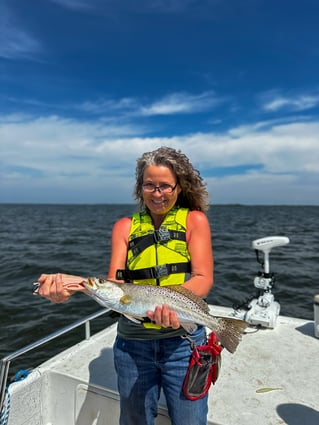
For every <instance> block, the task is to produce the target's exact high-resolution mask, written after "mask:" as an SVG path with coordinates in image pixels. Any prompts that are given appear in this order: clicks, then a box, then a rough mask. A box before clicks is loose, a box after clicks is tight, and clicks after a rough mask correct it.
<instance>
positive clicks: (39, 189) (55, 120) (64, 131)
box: [0, 115, 319, 204]
mask: <svg viewBox="0 0 319 425" xmlns="http://www.w3.org/2000/svg"><path fill="white" fill-rule="evenodd" d="M256 127H257V128H258V125H252V126H251V127H243V128H237V129H232V130H230V131H228V132H225V133H224V134H213V133H197V134H185V135H183V136H171V137H162V138H160V137H157V138H155V137H146V136H144V135H143V134H144V131H145V128H143V129H141V130H139V128H138V127H137V126H130V125H126V126H125V125H123V124H119V125H118V126H116V125H114V123H113V124H112V125H109V124H107V123H105V122H103V121H101V120H100V121H83V120H81V121H80V120H79V121H78V120H75V119H65V118H61V117H58V116H51V117H38V118H34V117H30V116H19V115H15V116H7V117H3V118H2V120H0V139H1V162H2V167H1V168H2V170H3V174H2V176H1V180H2V182H3V184H2V197H5V198H4V199H8V198H7V196H8V195H7V194H8V193H9V192H11V195H10V196H11V197H12V196H13V195H14V194H15V193H16V194H17V197H18V198H19V191H20V190H21V188H24V189H23V190H24V194H25V196H27V194H28V193H29V195H28V196H29V199H33V198H34V197H35V196H36V194H38V197H39V198H40V199H38V200H37V201H38V202H39V201H41V197H42V199H43V196H46V197H48V196H50V195H51V196H52V199H54V201H56V199H57V198H58V196H59V195H58V194H59V193H60V194H61V196H62V193H65V192H67V193H69V200H70V202H71V200H72V199H73V198H76V197H77V196H78V202H81V201H82V202H86V200H87V201H89V202H91V201H92V202H112V199H114V202H116V201H119V198H121V199H122V198H123V199H124V198H125V199H127V201H128V202H130V200H131V193H132V189H133V184H134V170H135V164H136V159H137V157H139V156H140V155H141V154H142V153H143V152H145V151H149V150H152V149H155V148H157V147H159V146H161V145H168V146H172V147H174V148H176V149H181V150H182V151H183V152H185V153H186V154H187V155H188V156H189V157H190V159H191V160H192V162H193V163H194V165H195V166H196V168H199V169H200V170H201V173H202V175H203V176H204V177H205V176H207V178H205V179H206V180H207V181H208V183H209V187H210V190H211V191H212V200H213V201H214V202H222V201H223V199H225V198H227V202H244V203H245V202H253V200H254V199H255V202H257V203H259V202H262V199H264V200H265V198H267V197H268V198H267V199H268V203H271V200H273V202H275V203H278V202H280V199H282V200H285V203H289V199H290V201H291V203H295V202H297V201H298V202H299V203H313V204H319V194H318V190H317V188H318V183H319V181H318V180H319V143H318V134H319V123H318V122H299V123H286V124H281V125H278V124H277V125H273V126H270V128H267V127H266V126H265V128H262V129H261V130H260V128H259V129H257V130H256ZM256 164H258V165H259V169H258V171H256V170H254V171H253V169H254V166H255V165H256ZM242 166H248V170H249V166H252V170H251V171H247V172H246V173H244V174H243V172H242V171H237V172H236V167H242ZM223 167H225V168H227V167H233V172H232V175H227V174H229V173H225V175H222V173H221V175H220V176H219V177H210V176H211V175H214V169H218V170H220V169H222V168H223ZM119 191H120V192H121V194H120V192H119ZM296 191H297V192H296ZM44 193H45V195H44ZM80 194H81V196H80ZM266 194H267V196H265V195H266ZM297 195H298V196H297ZM79 197H80V199H79ZM296 197H297V198H298V199H296ZM18 198H17V201H18V200H19V199H18ZM66 199H68V198H67V197H66ZM93 199H95V200H94V201H93ZM232 199H233V201H232ZM311 200H312V202H310V201H311ZM72 202H74V200H73V201H72ZM266 203H267V202H266Z"/></svg>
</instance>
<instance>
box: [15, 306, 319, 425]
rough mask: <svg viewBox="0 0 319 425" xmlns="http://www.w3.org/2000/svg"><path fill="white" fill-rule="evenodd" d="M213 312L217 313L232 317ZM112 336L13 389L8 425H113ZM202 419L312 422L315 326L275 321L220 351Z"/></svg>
mask: <svg viewBox="0 0 319 425" xmlns="http://www.w3.org/2000/svg"><path fill="white" fill-rule="evenodd" d="M211 308H212V312H213V313H214V314H215V315H220V316H228V315H230V314H231V310H230V309H227V308H223V307H217V306H214V307H211ZM115 333H116V325H113V326H111V327H109V328H107V329H105V330H104V331H102V332H100V333H98V334H96V335H94V336H93V337H91V338H90V339H89V340H85V341H82V342H80V343H79V344H77V345H75V346H74V347H72V348H70V349H68V350H66V351H64V352H63V353H61V354H60V355H58V356H56V357H54V358H53V359H51V360H49V361H48V362H46V363H44V364H42V365H41V366H40V367H39V368H37V369H36V370H35V371H34V372H33V373H31V374H30V375H29V377H28V378H27V379H25V380H24V381H22V382H19V383H16V384H13V385H12V386H11V387H12V396H11V414H10V417H9V422H8V425H27V424H30V425H31V424H32V425H102V424H103V425H105V424H107V425H113V424H118V393H117V388H116V374H115V371H114V368H113V354H112V345H113V342H114V338H115ZM11 387H10V388H11ZM26 387H27V388H28V391H25V389H26ZM43 395H44V396H45V397H44V400H43ZM41 399H42V401H40V400H41ZM160 404H161V406H162V407H161V408H160V410H159V416H158V418H157V420H156V424H157V425H165V424H170V421H169V419H168V417H167V414H166V411H165V399H164V398H161V401H160ZM21 406H22V407H21ZM18 407H19V411H20V413H19V412H17V409H16V408H18ZM21 409H24V414H23V418H24V419H23V420H22V419H21V418H20V416H19V415H21ZM40 418H42V419H40ZM208 419H209V424H210V425H246V424H249V425H250V424H252V425H277V424H287V425H318V424H319V340H318V339H317V338H315V337H314V324H313V322H312V321H307V320H301V319H295V318H288V317H283V316H279V318H278V320H277V326H276V328H275V329H255V328H253V327H251V328H248V330H247V333H246V334H245V335H244V337H243V340H242V342H241V344H240V345H239V347H238V349H237V351H236V353H234V354H230V353H228V352H227V351H226V350H223V352H222V367H221V372H220V376H219V379H218V381H217V382H216V384H215V385H214V386H212V387H211V389H210V392H209V417H208ZM194 425H196V424H194Z"/></svg>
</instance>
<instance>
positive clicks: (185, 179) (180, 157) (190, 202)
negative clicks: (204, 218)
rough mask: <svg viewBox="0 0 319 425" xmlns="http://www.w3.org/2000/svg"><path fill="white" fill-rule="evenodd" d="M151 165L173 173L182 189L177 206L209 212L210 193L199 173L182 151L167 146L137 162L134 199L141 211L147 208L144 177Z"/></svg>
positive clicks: (143, 156) (149, 153)
mask: <svg viewBox="0 0 319 425" xmlns="http://www.w3.org/2000/svg"><path fill="white" fill-rule="evenodd" d="M149 165H163V166H165V167H168V168H169V169H170V170H171V171H172V172H173V174H174V175H175V177H176V179H177V183H178V184H179V186H180V188H181V192H180V194H179V195H178V198H177V202H176V205H177V206H179V207H185V208H189V209H190V210H198V211H203V212H205V211H207V210H208V207H209V203H208V192H207V189H206V184H205V183H204V181H203V179H202V177H201V175H200V173H199V171H198V170H196V169H195V168H194V167H193V165H192V164H191V162H190V160H189V159H188V158H187V156H186V155H184V154H183V153H182V152H181V151H180V150H175V149H173V148H169V147H167V146H161V147H160V148H158V149H155V150H154V151H152V152H145V153H144V154H143V155H142V156H141V158H139V159H138V160H137V166H136V173H135V176H136V183H135V190H134V197H135V199H136V200H137V201H138V204H139V207H140V208H141V209H144V208H145V204H144V200H143V191H142V184H143V176H144V171H145V169H146V167H148V166H149Z"/></svg>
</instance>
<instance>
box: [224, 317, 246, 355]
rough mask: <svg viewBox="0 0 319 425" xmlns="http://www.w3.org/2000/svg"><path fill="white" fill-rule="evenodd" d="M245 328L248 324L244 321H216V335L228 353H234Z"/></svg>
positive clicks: (227, 318)
mask: <svg viewBox="0 0 319 425" xmlns="http://www.w3.org/2000/svg"><path fill="white" fill-rule="evenodd" d="M247 326H248V323H247V322H245V321H244V320H239V319H233V318H231V317H222V318H219V319H218V331H216V335H217V337H218V339H219V341H220V343H221V345H222V346H223V347H225V348H226V349H227V350H228V351H229V352H231V353H234V352H235V351H236V348H237V346H238V344H239V343H240V341H241V337H242V334H243V333H244V331H245V329H246V328H247Z"/></svg>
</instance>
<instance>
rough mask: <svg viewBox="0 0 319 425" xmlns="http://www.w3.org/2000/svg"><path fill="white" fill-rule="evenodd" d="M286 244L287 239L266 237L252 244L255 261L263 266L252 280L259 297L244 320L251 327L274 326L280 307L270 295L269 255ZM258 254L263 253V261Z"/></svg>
mask: <svg viewBox="0 0 319 425" xmlns="http://www.w3.org/2000/svg"><path fill="white" fill-rule="evenodd" d="M288 243H289V239H288V238H287V237H286V236H267V237H265V238H261V239H256V240H254V241H253V242H252V248H254V249H255V252H256V258H257V261H258V263H259V264H261V265H262V266H263V271H262V272H259V273H258V275H257V276H256V277H255V279H254V285H255V287H256V288H257V289H258V290H259V297H258V298H254V299H253V300H252V301H251V302H250V303H249V305H248V308H249V310H248V311H247V313H246V315H245V320H246V321H247V322H249V323H251V324H253V325H261V326H264V327H266V328H274V327H275V325H276V320H277V317H278V315H279V312H280V305H279V303H278V302H277V301H275V300H274V295H273V294H272V293H271V288H272V287H273V286H274V283H275V277H274V274H273V273H270V268H269V253H270V252H271V250H272V249H273V248H275V247H277V246H283V245H287V244H288ZM260 252H263V260H261V259H260V256H259V254H260Z"/></svg>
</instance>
